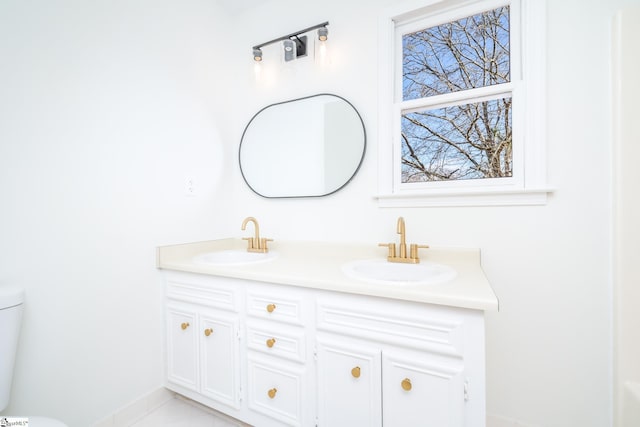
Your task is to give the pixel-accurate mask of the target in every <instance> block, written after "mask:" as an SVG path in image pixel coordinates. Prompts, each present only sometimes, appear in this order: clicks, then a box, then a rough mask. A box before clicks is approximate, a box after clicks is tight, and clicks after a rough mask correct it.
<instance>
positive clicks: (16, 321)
mask: <svg viewBox="0 0 640 427" xmlns="http://www.w3.org/2000/svg"><path fill="white" fill-rule="evenodd" d="M23 304H24V290H22V289H20V288H16V287H9V286H0V343H1V344H0V345H2V353H3V357H0V413H1V412H2V411H4V410H5V408H6V407H7V405H8V404H9V395H10V392H11V379H12V377H13V365H14V362H15V359H16V350H17V347H18V335H19V334H20V322H21V320H22V310H23ZM9 415H10V414H7V415H4V414H2V415H0V420H2V419H3V418H4V417H7V418H8V419H9V420H10V418H11V417H10V416H9ZM18 416H20V417H23V418H28V419H29V427H67V426H66V425H65V424H64V423H61V422H60V421H57V420H54V419H51V418H45V417H27V416H23V415H22V414H19V415H18V414H16V416H15V418H17V417H18Z"/></svg>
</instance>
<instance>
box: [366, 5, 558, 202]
mask: <svg viewBox="0 0 640 427" xmlns="http://www.w3.org/2000/svg"><path fill="white" fill-rule="evenodd" d="M504 5H510V15H511V18H510V19H511V25H510V54H511V82H508V83H504V84H501V85H496V86H489V87H483V88H478V89H472V90H468V91H464V93H451V94H445V95H438V96H434V97H432V98H433V100H432V101H429V102H434V104H433V105H430V106H428V107H427V108H429V109H431V108H439V107H441V106H444V105H448V104H451V103H455V102H459V101H460V100H461V99H468V100H469V102H478V101H481V100H483V99H487V97H489V98H491V97H496V96H497V95H499V94H509V95H511V96H513V103H514V109H513V113H512V114H513V117H512V120H513V134H514V144H513V166H514V168H513V177H511V178H497V179H495V178H494V179H489V178H483V179H473V180H460V181H443V182H426V183H402V182H401V175H400V174H401V165H400V158H401V154H400V153H401V141H400V118H401V115H402V111H406V110H410V109H411V108H413V107H416V108H419V107H422V106H423V105H424V100H410V101H403V100H402V91H401V86H402V51H401V48H399V46H401V40H402V34H407V33H411V32H415V31H418V30H420V29H424V28H428V27H430V26H435V25H440V24H442V23H445V22H452V21H455V20H457V19H461V18H464V17H466V16H471V15H474V14H476V13H479V12H482V11H486V10H491V9H495V8H496V7H499V6H504ZM545 31H546V29H545V1H544V0H466V1H465V0H411V1H407V2H403V3H402V4H400V5H397V6H393V7H392V8H390V9H387V10H385V11H384V13H383V14H382V15H381V16H380V22H379V46H380V52H379V64H378V70H379V94H380V95H379V108H378V114H379V120H378V123H379V126H378V136H379V138H378V170H379V178H378V179H379V182H378V187H379V190H378V191H379V194H378V196H377V199H378V204H379V206H381V207H422V206H496V205H541V204H545V203H546V200H547V194H548V193H550V192H551V190H550V189H549V188H548V187H547V186H546V165H545V163H546V162H545V155H546V153H545V142H546V126H545V121H546V120H545V111H544V106H545V101H546V98H545V90H546V86H545V67H546V64H545V57H546V55H545ZM469 94H472V96H473V99H471V98H468V96H469ZM422 108H424V107H422Z"/></svg>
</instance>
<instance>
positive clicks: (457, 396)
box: [158, 239, 498, 427]
mask: <svg viewBox="0 0 640 427" xmlns="http://www.w3.org/2000/svg"><path fill="white" fill-rule="evenodd" d="M246 247H247V242H245V241H243V240H240V239H224V240H215V241H208V242H199V243H191V244H183V245H174V246H164V247H161V248H159V249H158V267H159V268H161V269H163V270H164V275H165V278H166V300H165V301H166V365H167V377H166V387H167V388H169V389H171V390H173V391H175V392H177V393H179V394H181V395H184V396H186V397H188V398H190V399H193V400H195V401H197V402H200V403H202V404H204V405H206V406H209V407H211V408H214V409H216V410H218V411H220V412H223V413H225V414H228V415H230V416H232V417H234V418H237V419H239V420H242V421H244V422H245V423H248V424H251V425H253V426H257V427H269V426H303V427H311V426H319V427H360V426H362V427H365V426H367V427H368V426H385V427H396V426H397V427H409V426H410V427H415V426H434V427H446V426H465V427H471V426H474V427H476V426H484V425H485V347H484V311H486V310H497V308H498V303H497V299H496V297H495V295H494V293H493V291H492V289H491V287H490V285H489V283H488V282H487V280H486V278H485V276H484V274H483V272H482V269H481V266H480V253H479V251H477V250H438V249H421V250H420V254H421V257H422V260H421V262H420V263H418V264H413V265H409V264H407V265H406V266H402V267H396V268H397V269H402V272H404V271H406V272H407V273H406V277H399V276H398V274H400V275H402V274H404V273H402V272H400V273H399V272H398V271H399V270H398V271H396V270H393V269H387V267H386V266H385V263H386V252H385V249H383V248H379V247H376V246H375V245H371V246H367V245H347V244H331V243H310V242H281V241H276V242H273V243H270V249H269V252H268V253H266V254H259V253H250V252H247V251H246ZM388 264H392V263H388ZM418 268H421V269H422V270H416V269H418Z"/></svg>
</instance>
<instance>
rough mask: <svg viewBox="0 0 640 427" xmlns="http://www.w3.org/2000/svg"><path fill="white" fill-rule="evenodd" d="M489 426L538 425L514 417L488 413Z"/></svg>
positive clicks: (515, 426)
mask: <svg viewBox="0 0 640 427" xmlns="http://www.w3.org/2000/svg"><path fill="white" fill-rule="evenodd" d="M487 427H537V426H534V425H533V424H525V423H523V422H521V421H518V420H514V419H512V418H507V417H501V416H499V415H487Z"/></svg>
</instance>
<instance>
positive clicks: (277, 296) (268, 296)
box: [247, 285, 303, 325]
mask: <svg viewBox="0 0 640 427" xmlns="http://www.w3.org/2000/svg"><path fill="white" fill-rule="evenodd" d="M262 288H264V289H262ZM272 291H273V288H272V287H270V286H267V285H265V286H264V287H262V286H261V289H260V290H253V289H252V290H251V291H249V293H248V295H247V312H248V314H249V316H253V317H256V318H260V319H269V320H273V321H276V322H283V323H289V324H292V325H302V324H303V320H302V319H303V298H302V296H301V295H298V294H296V293H295V292H294V293H292V294H291V295H289V294H285V293H284V292H282V288H279V292H272Z"/></svg>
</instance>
